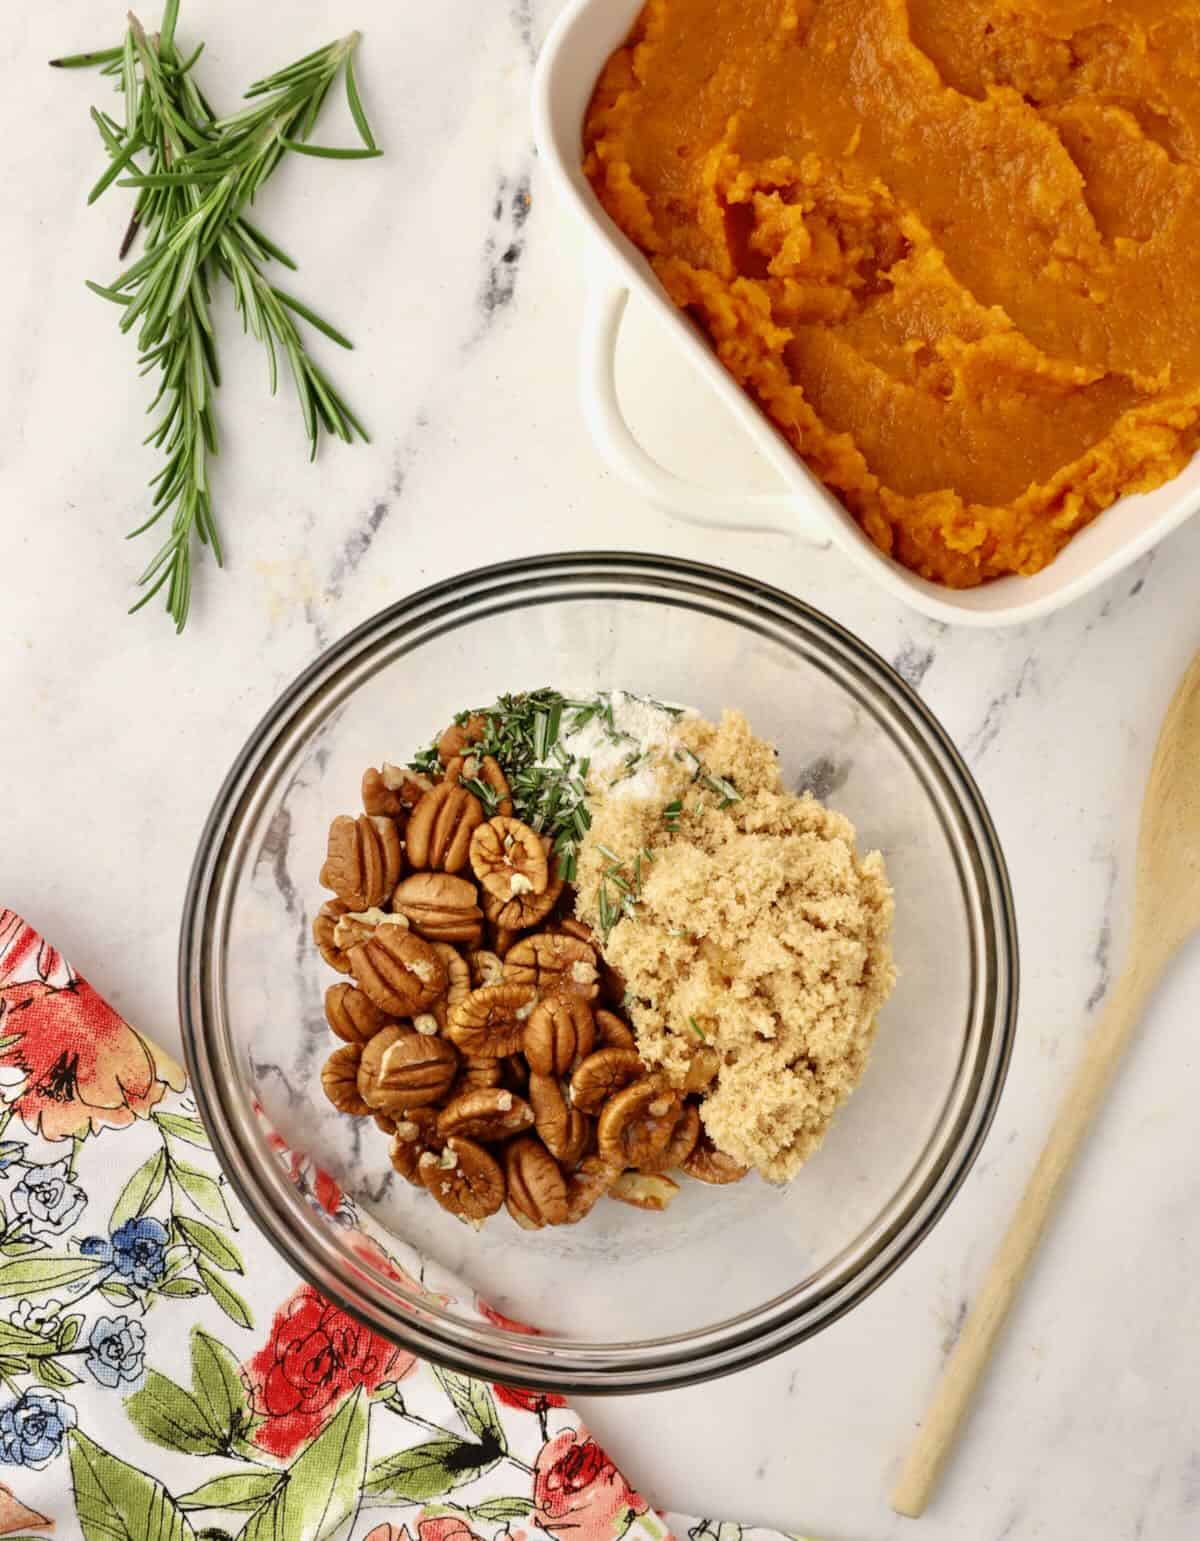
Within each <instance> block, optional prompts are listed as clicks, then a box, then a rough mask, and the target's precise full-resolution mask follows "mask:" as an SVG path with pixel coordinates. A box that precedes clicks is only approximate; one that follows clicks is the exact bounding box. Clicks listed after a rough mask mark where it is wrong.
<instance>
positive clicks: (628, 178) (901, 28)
mask: <svg viewBox="0 0 1200 1541" xmlns="http://www.w3.org/2000/svg"><path fill="white" fill-rule="evenodd" d="M584 148H585V156H586V159H585V168H586V171H587V174H588V176H589V177H590V179H591V181H592V183H593V185H594V187H595V189H596V192H597V194H598V196H599V197H600V199H601V201H602V202H603V204H604V206H605V208H606V209H607V210H608V212H609V214H610V215H611V216H612V218H613V219H614V220H615V221H616V223H617V224H618V225H619V226H620V227H621V229H622V230H623V231H624V232H625V233H626V235H628V236H629V238H630V239H631V240H632V241H634V242H635V243H636V244H637V245H638V246H639V247H641V248H642V250H643V251H644V252H646V254H647V256H648V257H649V260H650V262H651V263H652V265H653V267H654V269H655V271H656V273H657V274H658V277H659V279H660V280H661V282H662V283H663V285H664V287H665V289H666V291H667V293H668V295H669V296H670V298H671V299H672V301H673V302H674V303H675V304H676V305H677V306H679V307H680V308H681V309H682V310H685V311H687V312H688V313H689V314H690V315H691V316H692V317H693V318H694V319H695V320H696V321H697V323H698V324H699V325H700V326H701V327H702V328H703V329H704V331H705V332H706V333H707V335H708V337H709V339H710V340H711V342H712V345H713V347H714V349H715V350H716V353H717V356H718V357H719V358H720V360H721V362H722V364H723V365H724V366H725V368H726V369H728V370H729V372H730V373H731V374H732V375H733V376H734V378H735V379H736V380H737V381H738V382H739V383H740V384H741V385H742V386H743V387H744V388H745V390H746V391H747V392H748V393H749V394H750V395H751V396H752V397H753V399H754V400H755V401H756V402H757V403H758V405H759V406H760V407H761V408H762V409H763V411H764V412H765V413H766V414H767V415H768V416H769V417H770V419H771V420H772V421H773V422H774V424H775V425H776V427H777V428H778V429H779V431H780V432H781V433H782V434H783V435H784V436H785V438H786V439H787V440H788V442H789V443H790V444H791V445H792V447H793V448H794V449H795V450H796V452H797V453H798V454H799V455H800V456H801V457H802V458H803V459H804V460H805V462H806V463H807V464H808V466H809V468H810V469H811V470H812V471H813V472H814V474H815V475H816V476H818V477H819V478H820V479H821V480H822V481H823V482H824V483H825V484H826V485H827V486H828V487H829V488H831V489H832V490H833V491H834V492H835V493H836V494H837V496H838V497H839V498H840V499H841V500H842V502H843V503H844V504H845V505H846V507H847V508H848V509H849V510H850V512H851V513H852V514H853V516H854V517H855V518H856V519H857V520H858V522H859V523H860V525H861V526H862V528H863V529H864V530H865V532H866V533H867V534H868V535H869V536H870V538H871V539H872V540H873V541H874V542H875V543H876V544H877V545H878V546H879V547H880V548H881V549H882V550H884V551H886V552H889V553H891V554H892V555H894V556H895V557H896V558H897V559H898V560H899V561H901V562H903V563H904V564H905V565H906V566H908V567H910V568H912V569H914V570H915V571H917V572H919V573H921V574H923V575H924V576H926V577H929V578H932V579H935V580H937V581H940V582H942V583H946V584H948V585H950V586H952V587H955V588H963V587H969V586H972V585H975V584H978V583H981V582H984V581H986V580H988V579H990V578H994V577H997V576H1000V575H1003V574H1008V573H1024V574H1029V573H1034V572H1037V571H1038V570H1039V569H1040V568H1042V567H1044V566H1045V565H1046V564H1047V563H1048V562H1050V561H1052V560H1053V559H1054V557H1055V556H1056V555H1057V554H1058V553H1059V551H1061V549H1062V548H1063V546H1064V545H1065V544H1066V543H1067V542H1068V541H1069V540H1070V539H1071V537H1072V536H1073V535H1074V534H1075V533H1076V532H1077V531H1079V530H1080V529H1081V528H1083V527H1084V526H1085V525H1086V524H1088V523H1089V522H1090V521H1091V520H1092V519H1094V518H1095V517H1096V515H1097V514H1098V513H1099V512H1100V511H1101V510H1103V509H1105V508H1107V507H1108V506H1109V504H1111V503H1112V502H1113V501H1114V500H1115V499H1116V498H1117V497H1119V496H1120V495H1121V494H1122V493H1126V492H1135V491H1145V490H1149V489H1151V488H1153V487H1157V486H1159V485H1160V484H1161V483H1163V482H1165V481H1167V480H1169V479H1170V478H1171V477H1173V476H1175V475H1177V474H1178V473H1179V472H1180V471H1181V470H1182V469H1183V467H1184V466H1185V465H1186V463H1187V462H1188V460H1189V459H1190V457H1191V456H1192V454H1193V452H1194V451H1195V449H1196V447H1197V443H1198V442H1200V284H1198V283H1197V268H1196V255H1195V254H1196V250H1197V247H1198V245H1200V9H1198V8H1197V6H1195V5H1194V4H1180V3H1179V0H1011V3H1005V4H998V3H996V0H907V3H899V0H896V3H893V0H649V3H648V4H647V5H646V6H645V8H644V10H643V11H642V14H641V16H640V18H639V20H638V23H637V26H636V28H635V30H634V33H633V34H632V36H631V37H630V39H629V40H628V42H627V43H626V44H625V45H624V46H623V47H622V48H620V49H619V50H618V51H617V52H616V53H615V54H614V55H613V56H612V58H611V59H610V60H609V62H608V64H607V66H606V68H605V69H604V72H603V74H602V75H601V77H600V80H599V82H598V83H597V87H596V91H595V94H594V96H593V99H592V102H591V105H590V107H589V110H588V113H587V119H586V125H585V133H584Z"/></svg>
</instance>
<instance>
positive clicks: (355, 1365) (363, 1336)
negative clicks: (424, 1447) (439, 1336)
mask: <svg viewBox="0 0 1200 1541" xmlns="http://www.w3.org/2000/svg"><path fill="white" fill-rule="evenodd" d="M415 1364H416V1360H415V1359H414V1358H413V1356H412V1354H406V1353H402V1352H401V1351H400V1350H399V1349H397V1348H395V1347H393V1345H392V1344H391V1343H388V1342H387V1341H386V1339H384V1338H381V1337H379V1336H378V1335H377V1334H376V1333H373V1332H371V1331H370V1329H369V1328H367V1327H363V1326H362V1325H361V1324H360V1323H359V1322H356V1321H355V1319H354V1318H353V1317H352V1316H348V1315H347V1314H346V1312H345V1311H340V1310H338V1308H337V1307H336V1306H334V1305H331V1304H330V1303H329V1301H327V1300H326V1299H325V1297H324V1296H323V1295H320V1294H318V1292H317V1291H316V1290H315V1289H313V1288H312V1286H311V1285H308V1284H302V1285H301V1286H300V1288H299V1289H297V1290H296V1291H295V1292H294V1293H293V1294H292V1295H291V1297H290V1298H289V1299H288V1300H287V1301H285V1302H284V1304H283V1306H282V1307H281V1308H280V1309H279V1311H277V1312H276V1314H275V1320H274V1322H272V1324H271V1336H270V1338H269V1339H268V1340H267V1342H266V1343H265V1344H264V1345H263V1347H262V1348H261V1349H259V1351H258V1353H257V1354H255V1355H254V1357H253V1358H252V1359H250V1360H248V1361H247V1362H246V1364H244V1365H243V1366H242V1376H243V1378H244V1380H245V1382H246V1385H247V1386H248V1387H249V1390H250V1397H251V1401H252V1404H253V1407H254V1410H255V1412H257V1413H260V1414H261V1415H262V1416H263V1420H264V1421H263V1422H262V1423H261V1424H260V1425H259V1426H258V1428H257V1429H256V1430H255V1432H254V1442H255V1444H257V1445H258V1446H259V1447H260V1448H261V1449H263V1450H269V1451H270V1452H271V1454H272V1455H277V1456H280V1457H281V1458H283V1459H284V1460H287V1459H288V1458H289V1457H291V1456H292V1455H294V1454H295V1453H296V1451H297V1450H299V1448H300V1447H301V1445H304V1444H306V1443H307V1442H308V1441H309V1440H310V1439H312V1437H313V1436H314V1435H315V1434H317V1433H318V1432H319V1431H320V1430H321V1428H322V1427H323V1426H324V1425H325V1423H326V1422H327V1421H328V1420H329V1419H330V1418H331V1417H332V1416H333V1414H334V1412H335V1411H336V1409H337V1407H338V1406H339V1404H340V1403H341V1402H342V1401H343V1400H344V1399H345V1398H346V1397H347V1396H348V1395H349V1394H350V1392H352V1391H353V1390H354V1388H355V1387H356V1386H365V1387H366V1389H367V1390H368V1391H374V1390H375V1389H376V1388H377V1387H378V1386H379V1385H380V1384H381V1383H382V1382H383V1381H385V1380H403V1379H404V1377H405V1376H406V1375H408V1374H410V1373H411V1371H412V1369H413V1367H414V1366H415Z"/></svg>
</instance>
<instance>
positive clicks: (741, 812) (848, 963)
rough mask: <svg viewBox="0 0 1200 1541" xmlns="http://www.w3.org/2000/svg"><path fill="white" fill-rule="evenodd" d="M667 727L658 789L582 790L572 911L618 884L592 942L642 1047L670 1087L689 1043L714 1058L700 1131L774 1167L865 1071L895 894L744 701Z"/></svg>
mask: <svg viewBox="0 0 1200 1541" xmlns="http://www.w3.org/2000/svg"><path fill="white" fill-rule="evenodd" d="M676 732H677V739H678V742H679V744H680V745H682V746H684V747H683V748H682V749H672V748H671V747H668V748H667V749H665V750H662V751H660V754H659V760H658V773H659V786H660V793H659V795H658V796H656V797H653V798H645V797H630V796H628V795H620V794H619V791H618V793H616V794H613V793H607V794H606V793H603V792H600V793H597V794H594V795H593V797H592V800H591V810H592V826H591V829H590V831H589V833H588V835H587V837H586V838H585V840H584V842H583V844H582V847H581V849H580V854H579V898H578V903H577V913H578V914H579V916H580V918H581V919H583V920H584V921H586V922H587V923H588V924H589V925H591V926H592V927H593V928H594V929H596V930H597V931H598V932H601V933H602V932H603V930H604V929H605V927H604V924H603V922H604V920H605V919H606V918H607V919H610V920H611V912H609V913H608V914H607V915H606V914H604V913H602V912H603V911H608V910H609V907H610V906H611V904H612V902H613V895H614V893H615V894H616V895H617V896H618V902H621V901H624V907H623V910H622V913H621V918H619V919H618V920H617V922H616V924H615V925H613V926H612V927H611V930H610V931H609V934H608V939H607V942H606V944H605V946H604V955H605V958H606V959H607V961H608V962H610V963H611V964H612V965H613V966H614V967H615V968H616V969H617V970H619V972H620V973H621V974H622V975H623V976H624V978H625V981H626V983H627V985H628V989H629V996H628V999H627V1004H628V1008H629V1014H630V1016H631V1018H632V1021H633V1023H634V1026H635V1028H636V1031H637V1041H638V1049H639V1051H640V1052H641V1055H642V1057H643V1059H644V1060H645V1061H646V1062H647V1063H648V1064H650V1065H653V1066H655V1067H659V1068H661V1069H663V1070H664V1071H666V1073H667V1074H668V1075H669V1077H670V1079H671V1081H672V1082H673V1084H675V1085H676V1086H683V1085H684V1082H685V1079H686V1078H687V1074H688V1069H689V1066H691V1065H692V1063H693V1061H695V1060H696V1059H697V1057H698V1055H700V1054H701V1052H702V1051H705V1052H706V1057H707V1058H708V1059H709V1060H718V1061H719V1064H718V1065H717V1068H716V1076H715V1080H714V1081H713V1082H712V1083H711V1085H710V1088H709V1090H708V1094H707V1096H706V1097H705V1099H704V1101H703V1102H702V1104H701V1109H700V1114H701V1118H702V1120H703V1123H704V1127H705V1129H706V1130H707V1132H708V1134H709V1135H710V1136H711V1138H712V1139H713V1141H714V1143H715V1144H716V1145H717V1146H718V1148H719V1149H720V1150H722V1151H724V1152H726V1153H727V1154H728V1155H730V1156H732V1157H734V1158H735V1159H736V1160H737V1161H739V1162H741V1163H743V1164H744V1165H747V1166H754V1167H756V1168H757V1169H758V1170H759V1171H760V1172H761V1173H762V1174H763V1176H765V1177H767V1178H769V1179H771V1180H772V1181H784V1180H786V1179H788V1178H790V1177H792V1176H794V1175H795V1173H796V1172H797V1170H798V1169H799V1168H800V1166H801V1165H802V1164H803V1162H804V1161H805V1160H806V1159H807V1158H808V1157H809V1156H810V1155H811V1154H812V1152H813V1151H814V1150H815V1149H816V1148H817V1146H818V1145H819V1144H820V1143H821V1141H822V1139H823V1138H824V1136H825V1133H826V1131H827V1129H828V1127H829V1123H830V1120H831V1119H832V1117H833V1115H834V1113H835V1111H836V1109H837V1108H838V1106H839V1104H840V1103H842V1102H843V1101H844V1100H845V1099H846V1097H847V1096H849V1094H850V1092H851V1091H853V1089H854V1087H855V1086H856V1085H857V1084H858V1081H859V1080H860V1078H861V1077H862V1074H863V1071H864V1070H865V1068H866V1064H867V1056H868V1051H869V1048H870V1044H871V1039H872V1037H873V1034H874V1030H875V1018H876V1014H877V1012H878V1011H879V1008H880V1007H881V1006H882V1005H883V1002H884V1001H885V1000H886V998H887V996H888V994H889V992H890V990H891V988H892V984H893V981H894V977H895V976H894V970H893V967H892V957H891V947H890V940H889V939H890V933H891V923H892V912H893V900H892V892H891V889H890V887H889V886H888V881H887V875H886V872H885V870H884V864H883V859H882V857H881V856H880V855H879V854H878V853H877V852H876V853H872V854H871V855H868V856H865V857H860V856H859V855H858V853H857V851H856V849H855V832H854V827H853V825H851V824H850V822H849V821H848V820H847V819H845V818H843V817H842V816H841V815H840V814H837V813H834V812H831V811H830V810H829V809H827V808H825V807H823V806H822V805H821V804H820V803H819V802H817V800H816V799H815V798H813V797H812V796H809V795H807V794H806V795H804V796H799V797H797V796H794V795H792V794H790V793H788V792H787V791H786V790H785V789H784V786H783V780H782V776H781V774H780V771H779V766H778V762H777V759H776V756H775V753H774V751H773V750H772V748H771V746H770V745H769V744H767V743H765V742H764V741H763V740H761V739H758V738H755V737H754V735H753V734H752V732H751V730H750V727H749V724H748V723H747V722H746V719H745V718H744V717H742V716H741V715H740V714H739V713H736V712H726V713H724V714H723V716H722V718H721V721H720V723H719V725H714V724H712V723H708V722H705V721H703V720H702V719H699V718H686V719H684V720H682V721H681V722H680V723H679V724H678V726H677V730H676ZM689 750H690V751H691V753H690V754H689V753H688V752H687V751H689ZM730 794H733V797H732V798H731V795H730ZM734 799H735V800H734ZM676 809H678V811H677V812H676V811H674V810H676ZM614 857H616V858H617V859H618V860H617V861H616V862H614V860H613V858H614ZM614 873H615V874H616V876H615V877H614V875H613V874H614ZM621 884H623V885H625V888H627V889H628V890H629V892H628V895H625V894H624V893H623V890H622V888H621V887H620V886H619V885H621ZM602 895H603V897H602ZM707 1051H716V1052H715V1054H713V1053H711V1052H707Z"/></svg>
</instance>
